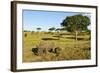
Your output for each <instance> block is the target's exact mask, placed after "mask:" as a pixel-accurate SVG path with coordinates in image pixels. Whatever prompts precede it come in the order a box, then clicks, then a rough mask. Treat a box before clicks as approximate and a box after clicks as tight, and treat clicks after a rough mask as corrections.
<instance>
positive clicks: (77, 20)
mask: <svg viewBox="0 0 100 73" xmlns="http://www.w3.org/2000/svg"><path fill="white" fill-rule="evenodd" d="M89 24H90V18H89V17H88V16H83V15H81V14H79V15H74V16H68V17H66V18H65V19H64V20H63V22H62V23H61V25H62V26H64V27H66V30H67V31H69V32H74V33H75V39H76V40H77V35H78V33H79V32H82V31H85V30H87V26H88V25H89Z"/></svg>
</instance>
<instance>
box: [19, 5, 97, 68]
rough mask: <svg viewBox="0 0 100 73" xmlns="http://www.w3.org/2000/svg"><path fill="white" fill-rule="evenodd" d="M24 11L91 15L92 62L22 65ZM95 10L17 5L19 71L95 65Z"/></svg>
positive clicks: (77, 61)
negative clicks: (85, 13) (84, 13)
mask: <svg viewBox="0 0 100 73" xmlns="http://www.w3.org/2000/svg"><path fill="white" fill-rule="evenodd" d="M22 9H29V10H46V11H65V12H87V13H91V60H74V61H56V62H53V61H52V62H33V63H22ZM95 12H96V11H95V9H94V8H82V7H67V6H66V7H61V6H49V5H48V6H44V5H29V4H17V69H31V68H33V69H34V68H50V67H63V66H67V67H68V66H83V65H95V64H96V62H95V59H96V57H95V55H96V44H95V41H96V35H95V33H96V29H95V28H96V15H95V14H96V13H95Z"/></svg>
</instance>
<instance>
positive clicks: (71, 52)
mask: <svg viewBox="0 0 100 73" xmlns="http://www.w3.org/2000/svg"><path fill="white" fill-rule="evenodd" d="M25 34H27V36H24V35H25ZM53 35H55V34H50V33H47V34H46V33H44V32H38V33H36V32H34V33H31V32H24V34H23V38H24V39H23V43H24V44H23V62H39V61H59V60H83V59H90V58H91V49H90V48H91V47H90V40H79V41H75V40H74V39H69V38H64V37H72V35H66V36H65V35H64V36H63V38H60V40H46V42H54V43H55V44H56V45H58V46H60V47H61V48H62V50H61V52H60V54H59V55H58V56H57V55H56V54H55V53H48V54H46V55H42V56H37V55H34V54H33V53H32V47H36V45H38V44H39V43H40V42H44V41H45V40H41V39H42V38H46V37H52V36H53ZM81 37H84V38H86V39H87V38H89V35H86V36H81ZM55 38H56V37H55Z"/></svg>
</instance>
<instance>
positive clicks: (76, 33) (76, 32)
mask: <svg viewBox="0 0 100 73" xmlns="http://www.w3.org/2000/svg"><path fill="white" fill-rule="evenodd" d="M77 35H78V31H75V40H76V41H77Z"/></svg>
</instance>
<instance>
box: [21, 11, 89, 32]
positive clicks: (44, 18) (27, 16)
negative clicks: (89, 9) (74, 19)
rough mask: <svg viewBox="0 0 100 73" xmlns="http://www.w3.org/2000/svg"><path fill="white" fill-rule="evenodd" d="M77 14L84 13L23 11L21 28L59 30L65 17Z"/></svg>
mask: <svg viewBox="0 0 100 73" xmlns="http://www.w3.org/2000/svg"><path fill="white" fill-rule="evenodd" d="M77 14H85V13H79V12H56V11H34V10H23V18H22V19H23V28H24V30H28V31H37V29H36V28H41V31H48V29H49V28H51V27H55V28H61V23H62V21H63V20H64V19H65V18H66V16H73V15H77ZM89 27H90V26H89Z"/></svg>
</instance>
